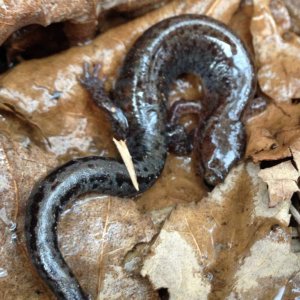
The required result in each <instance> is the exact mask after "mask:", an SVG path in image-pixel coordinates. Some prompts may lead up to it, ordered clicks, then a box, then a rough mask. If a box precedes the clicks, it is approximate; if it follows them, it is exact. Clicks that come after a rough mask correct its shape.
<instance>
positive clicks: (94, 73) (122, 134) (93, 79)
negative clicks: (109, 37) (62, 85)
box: [79, 63, 128, 140]
mask: <svg viewBox="0 0 300 300" xmlns="http://www.w3.org/2000/svg"><path fill="white" fill-rule="evenodd" d="M100 70H101V65H100V64H96V65H95V66H94V68H93V70H91V66H90V65H89V64H88V63H85V64H84V67H83V76H82V77H81V78H80V80H79V81H80V83H81V84H82V86H83V87H84V88H85V89H86V90H87V91H88V92H89V93H90V94H91V96H92V98H93V101H94V102H95V103H96V105H97V106H98V107H99V108H101V109H103V110H104V111H105V112H106V113H107V115H108V116H109V118H110V121H111V123H112V128H113V132H114V135H115V137H116V138H117V139H118V140H121V139H122V140H125V139H126V135H127V131H128V121H127V118H126V116H125V114H124V112H123V111H122V109H121V108H120V107H118V106H117V105H116V104H115V103H114V101H113V100H112V99H111V98H110V96H109V95H108V93H107V92H106V91H105V88H104V82H105V78H104V79H103V80H102V79H100V78H99V72H100Z"/></svg>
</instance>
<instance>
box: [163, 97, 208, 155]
mask: <svg viewBox="0 0 300 300" xmlns="http://www.w3.org/2000/svg"><path fill="white" fill-rule="evenodd" d="M201 110H202V104H201V102H198V101H186V100H178V101H176V102H174V103H173V104H172V106H171V107H170V109H169V111H168V124H167V142H168V148H169V151H170V152H172V153H174V154H177V155H186V154H189V153H190V152H191V151H192V149H193V141H194V132H195V131H194V130H191V131H190V132H187V130H186V129H185V127H184V126H183V125H181V124H179V120H180V119H181V118H182V117H183V116H185V115H190V114H196V115H198V116H200V117H201Z"/></svg>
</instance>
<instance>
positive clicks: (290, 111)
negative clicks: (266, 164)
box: [246, 104, 300, 162]
mask: <svg viewBox="0 0 300 300" xmlns="http://www.w3.org/2000/svg"><path fill="white" fill-rule="evenodd" d="M299 113H300V106H299V105H296V104H279V105H275V104H270V105H269V106H268V107H267V109H266V110H265V111H264V112H263V113H262V114H260V115H258V116H257V117H255V118H252V119H251V120H250V121H249V122H248V123H247V125H246V130H247V135H248V143H247V149H246V157H251V159H253V161H254V162H260V161H263V160H278V159H283V158H286V157H291V150H290V148H289V146H290V145H292V144H293V142H294V141H295V140H297V139H298V137H299V135H300V126H299Z"/></svg>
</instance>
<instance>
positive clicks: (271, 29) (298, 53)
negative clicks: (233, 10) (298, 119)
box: [251, 0, 300, 103]
mask: <svg viewBox="0 0 300 300" xmlns="http://www.w3.org/2000/svg"><path fill="white" fill-rule="evenodd" d="M253 4H254V11H253V18H252V22H251V33H252V36H253V46H254V50H255V55H256V56H255V58H256V62H257V64H258V81H259V84H260V87H261V89H262V91H263V92H264V93H266V94H267V95H268V96H270V97H271V98H272V99H273V100H275V101H276V102H278V103H280V102H287V101H290V100H291V99H292V98H299V97H300V81H299V78H300V67H299V66H300V64H299V62H300V37H298V36H296V35H295V34H293V33H292V32H286V26H284V23H279V24H277V23H276V21H275V19H274V16H273V15H272V13H271V10H270V0H254V1H253Z"/></svg>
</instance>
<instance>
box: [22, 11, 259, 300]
mask: <svg viewBox="0 0 300 300" xmlns="http://www.w3.org/2000/svg"><path fill="white" fill-rule="evenodd" d="M182 73H194V74H196V75H199V76H200V77H201V80H202V84H203V91H204V100H203V106H204V107H205V110H206V114H205V115H207V118H206V119H205V122H202V123H201V124H202V125H201V130H199V132H201V134H199V135H198V136H197V145H198V146H196V150H197V151H199V163H200V169H201V170H202V174H203V175H204V178H205V180H206V181H207V182H208V183H209V184H212V185H215V184H217V183H218V182H220V181H222V180H223V179H224V177H225V176H226V175H227V173H228V171H229V169H230V168H231V167H232V165H233V164H234V163H235V162H236V161H237V160H238V159H239V158H240V157H241V155H242V152H243V149H244V130H243V125H242V123H241V121H240V118H241V114H242V112H243V109H244V107H245V105H246V104H247V102H248V100H249V99H251V98H252V96H253V93H254V86H255V76H254V71H253V66H252V63H251V61H250V58H249V55H248V53H247V51H246V50H245V48H244V46H243V44H242V42H241V41H240V39H239V38H237V37H236V36H235V35H234V34H233V33H232V32H231V31H230V30H229V29H228V28H227V27H226V26H224V25H223V24H221V23H219V22H217V21H214V20H212V19H211V18H207V17H203V16H197V15H182V16H177V17H173V18H170V19H167V20H163V21H162V22H160V23H158V24H156V25H154V26H153V27H151V28H150V29H148V30H147V31H146V32H145V33H144V34H143V35H142V36H141V37H140V38H139V39H138V40H137V41H136V43H135V44H134V45H133V47H132V49H131V50H130V51H129V53H128V55H127V57H126V59H125V62H124V65H123V68H122V70H121V73H120V76H119V78H118V81H117V83H116V86H115V93H114V100H110V99H109V98H108V97H107V96H106V94H105V92H104V90H103V83H102V82H101V80H99V79H98V78H97V76H96V74H90V73H89V72H88V71H87V70H86V72H85V77H84V78H83V79H82V83H83V85H84V86H85V87H86V89H87V90H88V91H89V92H90V93H91V95H92V97H93V99H94V101H95V102H96V103H97V104H98V105H99V106H100V107H102V109H104V110H106V111H107V112H109V113H110V116H111V120H112V125H113V128H114V132H115V136H116V137H118V138H123V139H126V140H127V145H128V148H129V151H130V153H131V155H132V157H133V162H134V166H135V170H136V173H137V180H138V183H139V188H140V191H139V192H137V191H136V190H135V189H134V187H133V185H132V183H131V180H130V177H129V175H128V172H127V170H126V168H125V166H124V164H123V163H122V162H120V161H118V160H116V159H113V158H104V157H98V156H91V157H84V158H79V159H76V160H72V161H70V162H68V163H66V164H64V165H62V166H61V167H59V168H57V169H55V170H54V171H52V172H51V173H50V174H49V175H48V176H47V177H46V178H44V179H43V180H42V181H40V182H39V183H38V184H36V186H35V187H34V189H33V190H32V193H31V195H30V199H29V205H28V210H27V214H26V224H25V233H26V240H27V247H28V252H29V254H30V257H31V259H32V262H33V264H34V265H35V267H36V269H37V270H38V273H39V274H40V276H41V277H42V278H43V280H44V281H45V282H46V283H47V284H48V286H49V287H50V288H51V290H52V291H53V293H54V294H55V296H56V297H57V298H58V299H68V300H75V299H88V296H87V295H86V294H85V293H84V292H83V290H82V288H81V287H80V285H79V283H78V281H77V280H76V278H75V277H74V275H73V274H72V272H71V270H70V269H69V267H68V266H67V264H66V262H65V261H64V259H63V257H62V255H61V253H60V251H59V248H58V243H57V232H56V228H57V222H58V219H59V215H60V213H61V212H62V210H63V209H64V207H65V205H66V204H67V203H68V202H69V201H70V200H71V199H74V197H77V196H79V195H81V194H83V193H87V192H99V193H102V194H107V195H114V196H120V197H133V196H135V195H137V194H138V193H141V192H144V191H145V190H147V189H148V188H149V187H151V186H152V185H153V183H154V182H155V181H156V179H157V178H158V176H159V175H160V174H161V172H162V169H163V167H164V163H165V159H166V155H167V138H166V105H167V101H166V99H167V97H168V87H169V86H170V84H171V83H172V82H173V81H174V79H175V78H176V77H177V76H178V75H180V74H182ZM208 116H209V117H208ZM203 124H204V125H203Z"/></svg>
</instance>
